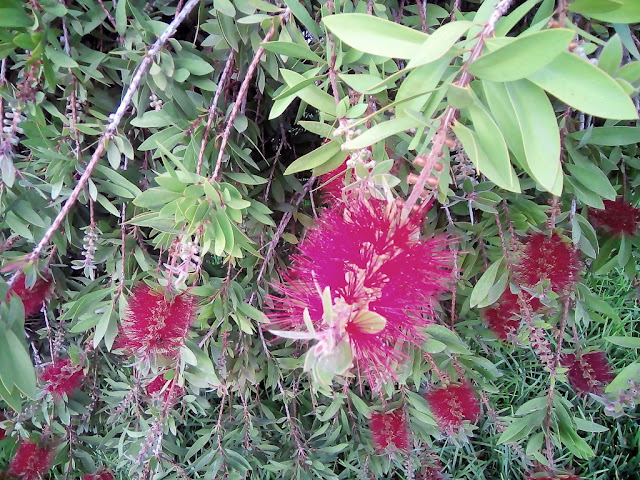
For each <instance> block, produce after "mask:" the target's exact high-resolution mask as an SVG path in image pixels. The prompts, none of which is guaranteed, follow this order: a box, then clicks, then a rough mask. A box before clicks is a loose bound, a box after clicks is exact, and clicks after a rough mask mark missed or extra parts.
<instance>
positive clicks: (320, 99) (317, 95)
mask: <svg viewBox="0 0 640 480" xmlns="http://www.w3.org/2000/svg"><path fill="white" fill-rule="evenodd" d="M280 74H281V75H282V78H283V79H284V81H285V82H286V83H287V85H289V86H290V87H293V86H295V85H297V84H298V83H300V82H304V81H307V79H306V78H305V77H303V76H302V75H300V74H299V73H296V72H294V71H292V70H286V69H284V68H281V69H280ZM296 95H297V96H298V97H300V99H301V100H304V101H305V102H307V103H308V104H309V105H311V106H313V107H315V108H317V109H318V110H320V111H321V112H325V113H328V114H329V115H333V116H334V117H335V115H336V103H335V100H334V98H333V97H332V96H331V95H329V94H328V93H327V92H325V91H323V90H321V89H320V88H318V87H317V86H315V85H313V84H311V85H307V86H306V87H304V88H303V89H301V90H300V91H299V92H296Z"/></svg>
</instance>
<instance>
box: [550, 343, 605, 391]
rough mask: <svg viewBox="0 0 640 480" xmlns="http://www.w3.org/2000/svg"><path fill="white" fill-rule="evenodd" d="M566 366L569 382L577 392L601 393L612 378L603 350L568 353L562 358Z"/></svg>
mask: <svg viewBox="0 0 640 480" xmlns="http://www.w3.org/2000/svg"><path fill="white" fill-rule="evenodd" d="M562 365H563V366H565V367H567V368H568V369H569V371H568V372H567V377H568V379H569V383H570V384H571V386H572V387H573V389H574V390H576V391H577V392H578V393H580V394H583V395H586V394H588V393H596V394H598V393H602V389H603V387H604V386H606V385H607V384H608V383H609V382H611V380H613V378H614V374H613V372H612V370H611V366H610V365H609V362H608V361H607V357H606V355H605V353H604V352H591V353H580V352H576V354H573V353H572V354H569V355H566V356H565V357H564V359H563V360H562Z"/></svg>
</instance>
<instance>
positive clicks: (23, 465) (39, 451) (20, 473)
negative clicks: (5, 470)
mask: <svg viewBox="0 0 640 480" xmlns="http://www.w3.org/2000/svg"><path fill="white" fill-rule="evenodd" d="M53 456H54V452H53V450H51V449H50V448H48V447H45V446H40V445H38V444H37V443H32V442H29V441H24V440H23V441H22V442H20V445H19V446H18V451H17V452H16V454H15V456H14V457H13V460H11V464H10V465H9V474H11V475H15V476H17V477H20V478H21V479H22V480H39V479H40V478H41V477H42V475H43V474H44V473H46V472H48V471H49V469H50V468H51V462H52V461H53Z"/></svg>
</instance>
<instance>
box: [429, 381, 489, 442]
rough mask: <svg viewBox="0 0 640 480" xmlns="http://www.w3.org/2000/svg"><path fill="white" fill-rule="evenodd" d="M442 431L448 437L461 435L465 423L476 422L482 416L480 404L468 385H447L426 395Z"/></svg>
mask: <svg viewBox="0 0 640 480" xmlns="http://www.w3.org/2000/svg"><path fill="white" fill-rule="evenodd" d="M425 399H426V400H427V402H429V406H430V407H431V411H432V412H433V415H434V416H435V417H436V421H437V422H438V426H439V427H440V430H441V431H442V432H443V433H445V434H447V435H455V434H457V433H459V432H460V431H461V429H462V427H463V422H464V421H465V420H468V421H469V422H471V423H473V422H475V421H476V420H477V419H478V417H479V416H480V402H479V401H478V397H477V396H476V394H475V392H474V391H473V388H472V387H471V385H469V384H468V383H462V384H460V385H453V384H452V385H446V386H444V387H439V388H436V389H434V390H431V391H430V392H427V393H426V394H425Z"/></svg>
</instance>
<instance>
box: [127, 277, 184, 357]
mask: <svg viewBox="0 0 640 480" xmlns="http://www.w3.org/2000/svg"><path fill="white" fill-rule="evenodd" d="M194 317H195V302H194V298H193V297H192V296H191V295H188V294H185V293H182V294H180V295H176V296H175V297H174V298H173V300H167V299H166V298H165V297H164V295H163V294H162V293H160V292H157V291H155V290H152V289H151V288H150V287H148V286H147V285H144V284H142V285H138V286H137V287H135V288H134V289H133V291H132V292H131V297H129V305H128V310H127V315H126V317H125V318H124V319H123V321H122V325H121V328H120V332H119V334H118V340H117V345H116V346H117V348H120V349H122V350H124V351H125V352H126V353H127V354H130V355H135V356H136V357H138V358H141V359H151V358H155V357H156V356H158V355H163V356H166V357H172V358H175V357H176V356H177V355H178V352H179V350H180V348H181V347H182V345H183V344H184V340H185V338H186V337H187V334H188V333H189V326H190V325H191V323H192V322H193V319H194Z"/></svg>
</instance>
